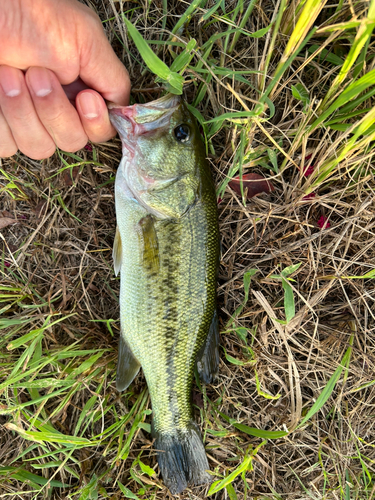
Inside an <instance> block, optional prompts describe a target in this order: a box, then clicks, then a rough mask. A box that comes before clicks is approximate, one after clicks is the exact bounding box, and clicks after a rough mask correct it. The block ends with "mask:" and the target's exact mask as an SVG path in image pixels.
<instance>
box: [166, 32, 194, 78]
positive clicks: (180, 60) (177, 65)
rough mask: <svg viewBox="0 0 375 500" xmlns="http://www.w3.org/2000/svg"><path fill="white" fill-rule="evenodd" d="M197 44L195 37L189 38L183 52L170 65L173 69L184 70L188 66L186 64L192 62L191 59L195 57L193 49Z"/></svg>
mask: <svg viewBox="0 0 375 500" xmlns="http://www.w3.org/2000/svg"><path fill="white" fill-rule="evenodd" d="M196 44H197V41H196V40H194V38H192V39H191V40H189V42H188V44H187V45H186V47H185V49H184V50H183V51H182V52H181V54H179V55H178V56H177V57H176V59H175V60H174V61H173V63H172V64H171V67H170V70H171V71H183V70H184V69H185V68H186V66H187V65H188V64H189V63H190V61H191V60H192V58H193V57H194V52H193V50H194V49H195V46H196Z"/></svg>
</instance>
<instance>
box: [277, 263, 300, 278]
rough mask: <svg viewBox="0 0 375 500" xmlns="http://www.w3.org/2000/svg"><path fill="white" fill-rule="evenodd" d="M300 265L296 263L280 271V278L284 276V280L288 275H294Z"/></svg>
mask: <svg viewBox="0 0 375 500" xmlns="http://www.w3.org/2000/svg"><path fill="white" fill-rule="evenodd" d="M301 264H302V262H298V264H292V265H291V266H288V267H286V268H285V269H283V270H282V271H281V274H282V276H284V278H286V277H287V276H289V274H293V273H295V272H296V271H297V269H299V267H300V266H301Z"/></svg>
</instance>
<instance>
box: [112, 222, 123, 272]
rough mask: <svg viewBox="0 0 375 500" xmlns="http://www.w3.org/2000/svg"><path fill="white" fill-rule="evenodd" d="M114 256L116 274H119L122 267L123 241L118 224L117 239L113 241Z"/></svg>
mask: <svg viewBox="0 0 375 500" xmlns="http://www.w3.org/2000/svg"><path fill="white" fill-rule="evenodd" d="M112 257H113V267H114V269H115V275H116V276H117V275H118V273H119V271H120V269H121V263H122V241H121V235H120V231H119V228H118V226H116V236H115V241H114V242H113V252H112Z"/></svg>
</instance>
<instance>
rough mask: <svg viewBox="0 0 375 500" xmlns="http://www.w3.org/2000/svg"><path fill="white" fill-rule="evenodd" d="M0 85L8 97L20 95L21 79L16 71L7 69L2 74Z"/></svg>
mask: <svg viewBox="0 0 375 500" xmlns="http://www.w3.org/2000/svg"><path fill="white" fill-rule="evenodd" d="M0 85H1V87H2V89H3V91H4V94H5V95H6V96H8V97H16V96H18V95H20V93H21V78H20V75H19V72H18V70H17V69H14V68H7V71H3V72H2V76H1V82H0Z"/></svg>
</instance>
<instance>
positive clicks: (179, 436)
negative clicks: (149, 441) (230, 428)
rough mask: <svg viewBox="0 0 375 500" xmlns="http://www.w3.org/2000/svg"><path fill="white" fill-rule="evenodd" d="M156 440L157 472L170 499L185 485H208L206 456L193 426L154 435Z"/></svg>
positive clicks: (208, 476)
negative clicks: (169, 493)
mask: <svg viewBox="0 0 375 500" xmlns="http://www.w3.org/2000/svg"><path fill="white" fill-rule="evenodd" d="M155 438H156V441H155V448H156V450H157V453H158V462H159V467H160V471H161V474H162V476H163V481H164V484H165V485H166V486H167V488H169V490H170V492H171V493H172V495H177V494H178V493H181V491H183V490H184V489H185V488H186V487H187V485H188V484H190V485H198V484H203V483H210V482H211V476H210V475H209V474H208V473H207V472H206V471H207V470H208V469H209V468H210V467H209V465H208V461H207V457H206V452H205V450H204V446H203V443H202V439H201V437H200V433H199V430H198V429H197V426H196V424H195V423H194V422H191V423H190V425H189V427H188V428H186V429H175V430H174V432H170V433H166V432H155Z"/></svg>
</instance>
